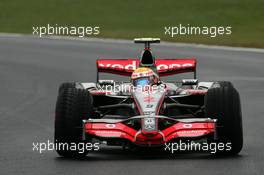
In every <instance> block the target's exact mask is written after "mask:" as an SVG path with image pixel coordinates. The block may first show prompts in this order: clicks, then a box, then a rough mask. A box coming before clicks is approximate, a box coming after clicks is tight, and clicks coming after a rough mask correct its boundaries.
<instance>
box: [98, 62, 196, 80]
mask: <svg viewBox="0 0 264 175" xmlns="http://www.w3.org/2000/svg"><path fill="white" fill-rule="evenodd" d="M155 65H156V67H157V71H158V73H159V75H160V76H168V75H173V74H178V73H184V72H194V71H195V70H196V60H195V59H194V58H191V59H159V58H157V59H156V60H155ZM138 66H139V60H138V59H133V58H131V59H99V60H97V69H98V72H105V73H112V74H118V75H124V76H131V74H132V72H133V71H134V70H135V69H136V68H138Z"/></svg>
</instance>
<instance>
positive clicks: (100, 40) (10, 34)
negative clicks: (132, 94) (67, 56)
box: [0, 33, 264, 53]
mask: <svg viewBox="0 0 264 175" xmlns="http://www.w3.org/2000/svg"><path fill="white" fill-rule="evenodd" d="M0 37H30V38H39V37H38V36H33V35H28V34H18V33H0ZM41 38H43V39H62V40H77V41H88V42H102V43H124V44H131V43H132V41H131V40H125V39H108V38H80V37H72V36H57V35H49V36H44V37H41ZM162 46H175V47H190V48H201V49H213V50H227V51H241V52H255V53H264V49H260V48H245V47H231V46H217V45H206V44H195V43H173V42H162Z"/></svg>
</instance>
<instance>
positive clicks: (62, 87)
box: [58, 82, 75, 93]
mask: <svg viewBox="0 0 264 175" xmlns="http://www.w3.org/2000/svg"><path fill="white" fill-rule="evenodd" d="M68 88H75V82H67V83H62V84H61V85H60V87H59V91H58V93H60V92H62V91H64V90H65V89H68Z"/></svg>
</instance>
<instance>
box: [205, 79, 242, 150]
mask: <svg viewBox="0 0 264 175" xmlns="http://www.w3.org/2000/svg"><path fill="white" fill-rule="evenodd" d="M218 84H219V85H220V86H219V87H216V88H211V89H209V90H208V93H207V95H206V97H205V113H206V117H208V118H214V119H217V124H216V126H217V129H216V132H217V137H218V139H217V141H216V142H217V143H224V144H225V145H229V146H228V147H225V149H224V150H222V149H221V150H218V151H217V154H218V155H236V154H238V153H239V152H240V151H241V149H242V147H243V130H242V114H241V105H240V98H239V93H238V92H237V90H236V89H235V88H234V87H233V85H232V84H231V83H230V82H224V83H223V82H219V83H218Z"/></svg>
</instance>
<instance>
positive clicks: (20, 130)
mask: <svg viewBox="0 0 264 175" xmlns="http://www.w3.org/2000/svg"><path fill="white" fill-rule="evenodd" d="M141 48H142V46H140V45H135V44H133V43H132V42H131V43H128V42H112V41H109V42H102V41H76V40H65V39H61V40H54V39H39V38H32V37H28V36H24V37H23V36H22V37H8V36H1V37H0V82H1V85H0V119H1V121H0V138H1V141H0V174H3V175H4V174H25V175H30V174H80V175H81V174H93V175H96V174H105V175H109V174H111V175H114V174H144V175H145V174H146V175H147V174H152V175H156V174H157V175H160V174H196V175H200V174H203V175H207V174H208V175H209V174H214V175H218V174H219V175H223V174H225V175H228V174H257V175H261V174H263V173H264V171H263V170H264V169H263V167H264V163H263V159H264V151H263V145H264V141H263V134H264V115H263V114H264V113H263V109H264V105H263V104H264V102H263V100H264V89H263V87H264V53H254V52H250V51H236V50H235V51H232V50H224V49H223V50H222V49H207V48H196V47H192V46H177V45H162V44H160V45H156V46H153V50H154V51H155V53H156V55H158V56H162V57H164V58H177V57H196V58H197V59H198V77H200V80H228V81H232V82H233V83H234V85H235V86H236V88H237V89H238V90H239V92H240V95H241V100H242V110H243V125H244V147H243V150H242V151H241V153H240V155H239V156H235V157H227V158H223V157H222V158H214V157H212V156H211V155H208V154H203V153H184V154H182V153H177V154H173V155H166V154H160V153H155V152H151V153H148V152H147V153H145V152H139V153H137V152H129V151H128V152H126V151H125V152H124V151H123V150H122V149H119V148H102V150H101V151H99V152H93V153H91V154H89V155H88V157H87V158H86V159H84V160H74V159H65V158H61V157H58V155H57V154H56V152H54V151H46V152H44V153H42V154H40V153H38V152H37V151H33V150H32V149H33V146H32V143H33V142H35V143H36V142H47V140H51V141H52V140H53V132H54V128H53V127H54V108H55V102H56V96H57V88H58V86H59V84H60V83H62V82H67V81H94V80H95V71H96V69H95V60H96V58H98V57H103V58H129V57H137V56H138V55H139V54H138V53H139V51H140V50H141Z"/></svg>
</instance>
